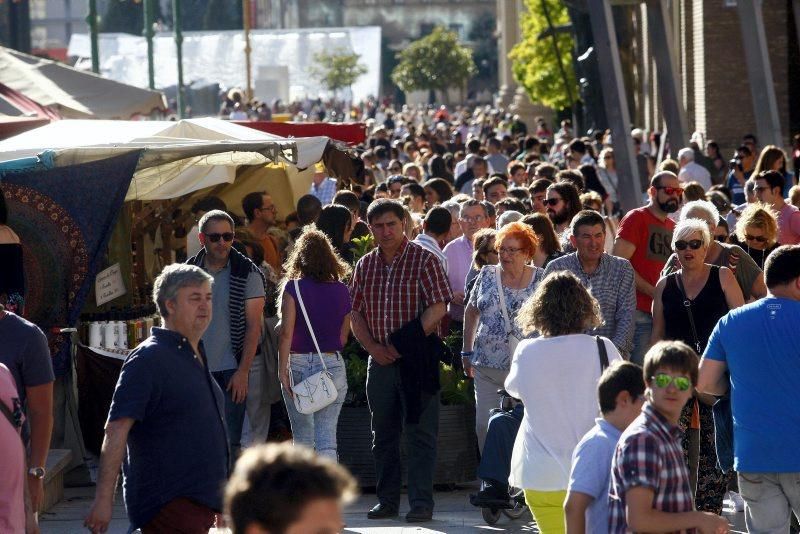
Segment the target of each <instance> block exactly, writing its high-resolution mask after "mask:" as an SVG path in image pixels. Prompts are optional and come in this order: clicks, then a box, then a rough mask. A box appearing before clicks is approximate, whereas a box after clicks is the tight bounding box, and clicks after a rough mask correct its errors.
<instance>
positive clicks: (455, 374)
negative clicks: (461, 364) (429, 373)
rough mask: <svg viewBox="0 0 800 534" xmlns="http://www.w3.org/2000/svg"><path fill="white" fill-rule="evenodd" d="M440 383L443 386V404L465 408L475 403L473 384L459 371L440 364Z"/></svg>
mask: <svg viewBox="0 0 800 534" xmlns="http://www.w3.org/2000/svg"><path fill="white" fill-rule="evenodd" d="M439 382H440V383H441V385H442V393H441V397H442V404H444V405H446V406H447V405H452V406H464V405H471V404H472V403H473V402H475V394H474V393H473V390H472V382H470V380H468V379H467V377H465V376H464V373H463V372H461V371H459V370H458V369H456V368H454V367H452V366H450V365H445V364H443V363H442V364H440V365H439Z"/></svg>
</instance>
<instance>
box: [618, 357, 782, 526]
mask: <svg viewBox="0 0 800 534" xmlns="http://www.w3.org/2000/svg"><path fill="white" fill-rule="evenodd" d="M644 382H645V385H646V386H647V391H646V397H647V402H645V404H644V406H643V407H642V413H641V415H639V417H637V418H636V419H635V420H634V421H633V423H631V425H630V426H629V427H628V428H627V430H625V432H623V433H622V436H621V437H620V439H619V442H618V443H617V448H616V451H615V452H614V458H613V459H612V461H611V487H610V490H609V494H608V504H609V518H610V519H609V530H608V532H609V533H611V534H624V533H627V532H673V531H676V532H677V531H680V532H685V531H687V530H690V529H697V531H699V532H703V533H714V534H727V532H729V530H728V529H729V527H728V521H727V520H726V519H725V518H724V517H720V516H718V515H716V514H713V513H710V512H696V511H694V497H693V496H692V488H691V486H690V483H689V470H688V468H687V467H686V461H685V460H684V457H683V449H682V447H681V437H682V436H683V431H682V430H681V428H680V427H679V426H678V421H679V420H680V417H681V410H682V409H683V406H684V405H685V404H686V403H687V402H688V401H689V399H690V398H691V397H692V391H693V386H694V385H695V384H697V354H695V352H694V351H693V350H692V349H691V348H689V346H688V345H686V344H685V343H682V342H680V341H660V342H658V343H656V344H655V345H653V347H652V348H651V349H650V350H649V351H648V352H647V355H646V356H645V361H644ZM787 530H788V528H787ZM751 532H752V531H751ZM759 532H761V531H759Z"/></svg>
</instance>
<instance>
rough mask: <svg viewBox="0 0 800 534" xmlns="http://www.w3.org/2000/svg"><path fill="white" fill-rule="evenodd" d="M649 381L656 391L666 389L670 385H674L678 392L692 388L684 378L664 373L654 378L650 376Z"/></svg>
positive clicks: (689, 381)
mask: <svg viewBox="0 0 800 534" xmlns="http://www.w3.org/2000/svg"><path fill="white" fill-rule="evenodd" d="M650 380H652V381H653V384H655V385H656V387H657V388H658V389H666V388H668V387H669V385H670V384H675V387H676V388H678V391H686V390H687V389H689V388H690V387H692V382H691V380H689V379H688V378H686V377H685V376H671V375H668V374H666V373H658V374H657V375H656V376H651V377H650Z"/></svg>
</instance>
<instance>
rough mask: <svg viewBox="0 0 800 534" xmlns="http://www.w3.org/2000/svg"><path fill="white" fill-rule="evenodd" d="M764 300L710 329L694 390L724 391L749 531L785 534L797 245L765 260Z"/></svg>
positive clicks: (795, 426)
mask: <svg viewBox="0 0 800 534" xmlns="http://www.w3.org/2000/svg"><path fill="white" fill-rule="evenodd" d="M764 274H765V277H766V282H767V289H768V291H769V293H768V294H767V296H766V297H765V298H763V299H760V300H757V301H756V302H753V303H751V304H747V305H745V306H742V307H740V308H737V309H735V310H732V311H730V312H729V313H728V314H727V315H725V316H724V317H722V319H720V320H719V322H717V325H716V327H715V328H714V331H713V332H712V333H711V337H710V339H709V341H708V345H707V346H706V349H705V352H704V353H703V360H702V361H701V363H700V377H699V381H698V384H697V389H698V391H700V392H703V393H709V394H712V395H724V394H725V393H726V392H727V391H728V390H729V389H730V391H731V397H730V402H731V411H732V412H733V442H734V448H733V458H734V469H735V470H736V472H737V473H738V477H739V489H740V491H741V495H742V497H743V498H744V501H745V505H746V506H745V524H746V525H747V531H748V532H789V523H790V519H791V514H792V511H794V513H795V514H797V515H800V485H798V480H800V456H798V454H797V450H796V448H795V446H796V444H797V443H798V442H800V423H799V422H798V412H797V407H798V405H800V388H798V387H797V386H798V384H800V366H798V365H797V357H798V355H800V334H798V325H800V246H798V245H790V246H787V245H784V246H781V247H778V248H777V249H775V251H773V252H772V254H770V255H769V257H767V261H766V263H765V264H764Z"/></svg>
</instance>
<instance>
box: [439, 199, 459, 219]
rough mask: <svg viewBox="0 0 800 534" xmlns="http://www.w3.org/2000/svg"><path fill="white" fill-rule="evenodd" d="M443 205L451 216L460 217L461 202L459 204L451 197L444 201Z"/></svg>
mask: <svg viewBox="0 0 800 534" xmlns="http://www.w3.org/2000/svg"><path fill="white" fill-rule="evenodd" d="M442 207H443V208H444V209H446V210H447V211H449V212H450V216H451V217H452V218H453V219H458V216H459V215H460V213H461V204H459V203H458V202H456V201H455V200H453V199H450V200H447V201H445V202H442Z"/></svg>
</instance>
